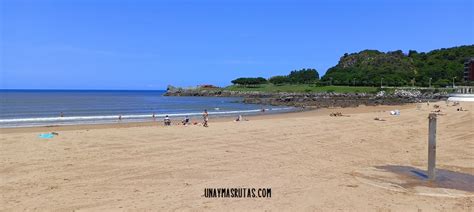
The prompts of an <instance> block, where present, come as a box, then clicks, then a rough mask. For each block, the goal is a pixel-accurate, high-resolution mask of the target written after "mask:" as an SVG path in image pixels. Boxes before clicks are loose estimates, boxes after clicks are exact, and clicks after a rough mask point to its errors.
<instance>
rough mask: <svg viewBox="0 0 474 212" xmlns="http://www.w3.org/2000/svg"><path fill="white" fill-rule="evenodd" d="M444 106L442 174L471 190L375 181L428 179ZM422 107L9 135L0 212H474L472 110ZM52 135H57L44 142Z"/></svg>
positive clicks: (4, 134) (2, 155) (0, 169)
mask: <svg viewBox="0 0 474 212" xmlns="http://www.w3.org/2000/svg"><path fill="white" fill-rule="evenodd" d="M434 104H438V105H440V110H441V114H442V115H440V116H438V129H437V132H438V134H437V167H438V168H439V170H440V171H439V173H441V174H443V173H450V174H451V175H449V176H454V178H453V180H454V181H456V179H455V178H456V177H457V176H462V178H460V179H461V181H462V183H464V184H461V185H462V186H454V188H455V189H452V188H449V186H445V187H443V188H438V187H437V186H436V185H425V186H424V187H423V186H418V187H417V185H418V184H417V183H416V182H415V181H416V179H415V178H413V179H411V178H410V179H406V180H408V181H407V182H415V183H412V184H410V185H408V184H407V183H403V182H401V183H400V184H401V185H402V186H399V185H397V186H398V187H397V186H394V185H395V184H396V182H399V181H403V179H404V178H403V177H407V176H399V177H400V178H397V175H392V174H390V175H387V176H388V178H390V177H392V176H395V177H393V178H397V179H393V180H394V182H395V183H392V184H390V183H387V179H385V181H383V180H380V179H376V178H377V177H374V176H376V175H373V176H372V175H371V173H372V172H370V171H367V170H374V169H376V167H409V169H419V170H426V166H427V141H428V119H427V117H428V114H429V113H430V111H432V110H435V109H433V105H434ZM420 105H421V106H420V107H417V105H415V104H411V105H405V106H375V107H365V106H364V107H358V108H343V109H341V108H332V109H321V110H313V111H306V112H297V113H286V114H275V115H264V116H251V117H245V118H247V119H249V121H242V122H233V121H232V120H231V119H230V118H223V119H219V120H215V119H213V117H211V120H210V127H208V128H204V127H200V126H171V127H164V126H162V122H157V123H131V124H118V125H117V124H116V125H86V126H64V127H49V128H46V127H39V128H17V129H1V130H0V132H1V138H0V145H1V148H0V164H1V166H0V177H1V181H0V190H1V199H0V210H1V211H18V210H42V211H43V210H48V211H50V210H59V211H72V210H92V211H100V210H153V211H162V210H179V211H181V210H193V211H194V210H197V211H201V210H206V209H210V210H216V211H222V210H228V209H231V210H258V211H263V210H275V211H300V210H304V211H335V210H344V211H365V210H370V211H374V210H376V211H389V210H392V211H419V210H420V209H421V210H423V211H433V210H437V211H451V210H455V211H473V210H474V114H473V111H474V104H472V103H471V104H467V103H461V105H460V106H447V105H446V104H445V102H438V103H431V104H430V105H429V106H428V105H427V104H420ZM459 107H463V108H464V109H467V110H468V111H457V108H459ZM394 109H400V111H401V115H400V116H391V115H390V114H389V111H390V110H394ZM332 112H341V113H342V114H344V115H347V116H342V117H332V116H329V114H330V113H332ZM374 118H379V119H383V120H385V121H377V120H374ZM52 131H54V132H57V133H59V135H58V136H56V137H54V138H52V139H40V138H38V134H39V133H40V132H52ZM386 169H387V170H389V169H390V168H386ZM379 172H380V171H379ZM388 181H390V179H388ZM471 182H472V184H471ZM387 185H388V186H387ZM390 185H391V186H392V188H391V187H390ZM422 187H423V188H425V187H426V188H427V189H426V190H424V191H425V192H420V188H422ZM205 188H271V198H205V197H204V196H203V193H204V189H205ZM456 194H459V195H456Z"/></svg>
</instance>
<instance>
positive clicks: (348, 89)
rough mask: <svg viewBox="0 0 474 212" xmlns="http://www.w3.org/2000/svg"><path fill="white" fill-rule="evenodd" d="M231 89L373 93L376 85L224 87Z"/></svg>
mask: <svg viewBox="0 0 474 212" xmlns="http://www.w3.org/2000/svg"><path fill="white" fill-rule="evenodd" d="M225 90H231V91H263V92H336V93H361V92H364V93H375V92H377V88H376V87H353V86H321V87H318V86H314V85H278V86H277V85H273V84H264V85H260V86H258V87H244V86H236V85H231V86H228V87H226V88H225Z"/></svg>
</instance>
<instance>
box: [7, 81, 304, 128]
mask: <svg viewBox="0 0 474 212" xmlns="http://www.w3.org/2000/svg"><path fill="white" fill-rule="evenodd" d="M164 93H165V91H163V90H153V91H149V90H147V91H137V90H0V128H12V127H33V126H57V125H80V124H105V123H120V122H147V121H153V120H155V121H161V120H162V119H163V118H164V117H165V116H166V115H168V116H169V117H170V118H171V119H180V118H184V117H185V116H189V117H190V118H191V119H198V118H200V117H201V115H202V112H203V111H204V110H205V109H207V110H208V113H209V117H210V118H212V117H217V116H238V115H252V114H262V112H261V110H262V108H265V110H266V112H265V114H268V113H281V112H291V111H292V110H295V109H294V108H291V107H279V106H268V105H266V106H263V105H258V104H244V103H242V98H235V97H175V96H173V97H171V96H163V94H164ZM119 117H121V119H119ZM197 121H200V119H199V120H197Z"/></svg>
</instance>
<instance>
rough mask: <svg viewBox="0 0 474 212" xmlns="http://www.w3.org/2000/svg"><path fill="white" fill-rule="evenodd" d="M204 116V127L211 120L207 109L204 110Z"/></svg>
mask: <svg viewBox="0 0 474 212" xmlns="http://www.w3.org/2000/svg"><path fill="white" fill-rule="evenodd" d="M202 118H203V119H204V124H203V126H204V127H208V125H207V122H208V121H209V114H208V113H207V110H204V113H203V114H202Z"/></svg>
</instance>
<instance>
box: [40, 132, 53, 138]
mask: <svg viewBox="0 0 474 212" xmlns="http://www.w3.org/2000/svg"><path fill="white" fill-rule="evenodd" d="M38 137H39V138H46V139H48V138H53V137H54V135H53V134H52V133H41V134H40V135H39V136H38Z"/></svg>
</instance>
